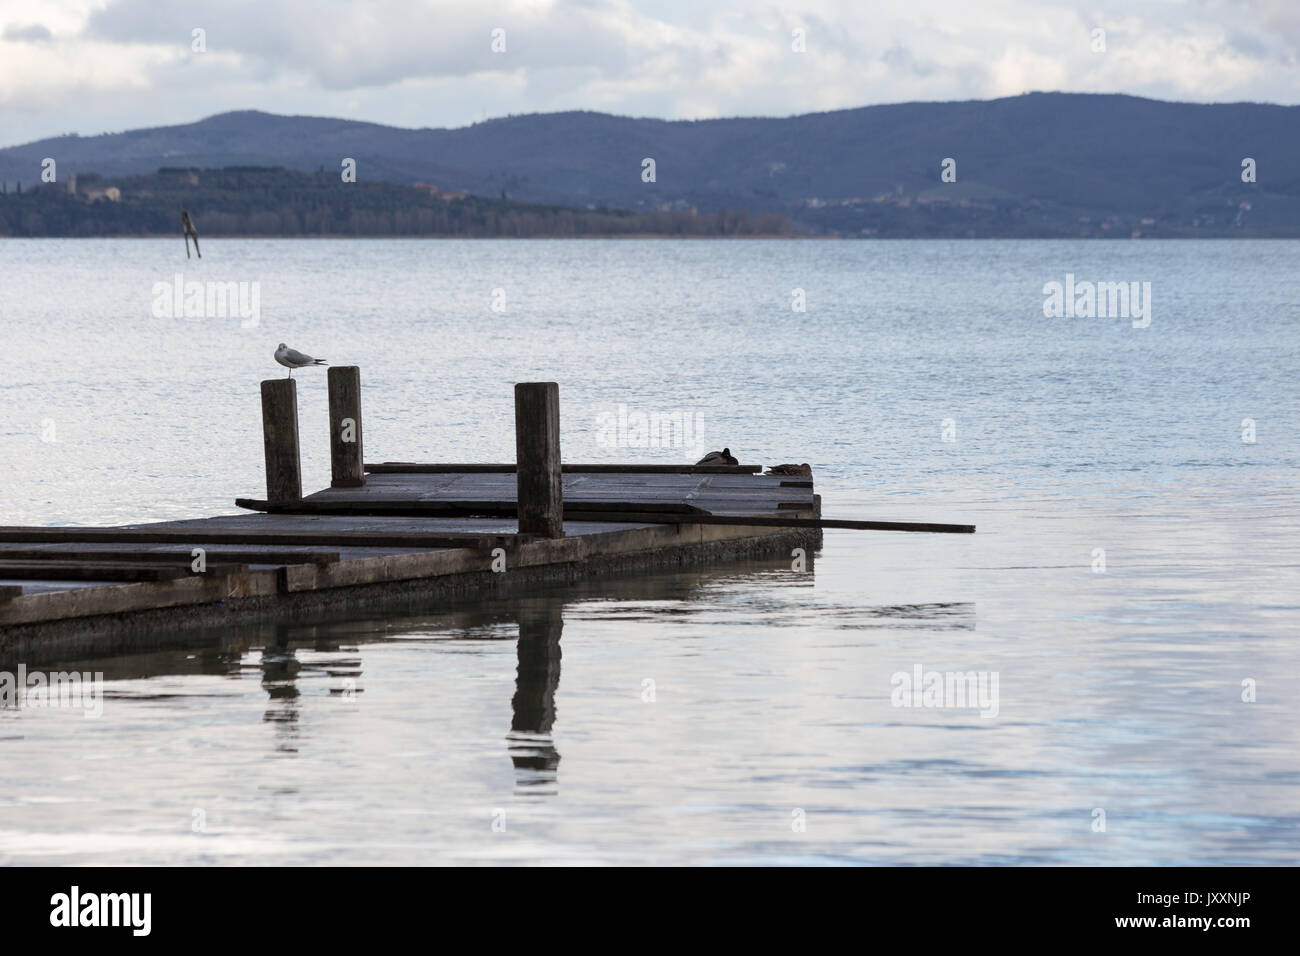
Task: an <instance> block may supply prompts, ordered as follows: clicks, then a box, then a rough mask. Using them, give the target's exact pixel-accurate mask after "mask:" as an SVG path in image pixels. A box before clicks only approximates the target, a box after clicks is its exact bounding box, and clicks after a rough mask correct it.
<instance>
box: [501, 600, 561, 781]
mask: <svg viewBox="0 0 1300 956" xmlns="http://www.w3.org/2000/svg"><path fill="white" fill-rule="evenodd" d="M563 630H564V608H563V606H562V605H561V604H560V603H559V602H558V601H526V602H523V603H521V605H520V607H519V641H518V654H519V666H518V669H517V671H516V676H515V696H514V697H513V698H512V699H511V701H510V704H511V711H512V715H513V716H512V719H511V721H510V733H509V735H508V736H507V737H506V741H507V746H508V747H509V750H510V760H511V762H512V763H514V765H515V771H516V779H517V783H518V788H519V791H520V792H523V793H528V792H532V793H554V792H555V782H556V775H557V772H558V770H559V766H560V754H559V752H558V751H557V750H556V749H555V744H554V742H553V741H552V739H551V728H552V727H553V726H554V724H555V692H556V691H557V690H558V689H559V687H560V656H561V653H560V635H561V632H562V631H563Z"/></svg>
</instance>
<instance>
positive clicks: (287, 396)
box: [262, 378, 302, 501]
mask: <svg viewBox="0 0 1300 956" xmlns="http://www.w3.org/2000/svg"><path fill="white" fill-rule="evenodd" d="M262 446H263V451H264V453H265V459H266V497H267V498H269V499H271V500H272V501H296V500H297V499H299V498H301V497H302V463H301V461H302V460H301V456H300V455H299V453H298V386H297V383H296V382H294V380H293V379H291V378H273V379H268V380H266V381H264V382H263V383H262Z"/></svg>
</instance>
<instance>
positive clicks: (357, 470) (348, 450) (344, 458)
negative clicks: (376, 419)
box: [326, 365, 366, 488]
mask: <svg viewBox="0 0 1300 956" xmlns="http://www.w3.org/2000/svg"><path fill="white" fill-rule="evenodd" d="M326 378H328V379H329V390H330V487H331V488H358V487H360V486H361V485H364V484H365V483H366V476H365V471H364V466H363V464H362V457H361V369H359V368H357V367H356V366H355V365H335V366H333V367H332V368H331V369H330V370H329V372H328V373H327V374H326Z"/></svg>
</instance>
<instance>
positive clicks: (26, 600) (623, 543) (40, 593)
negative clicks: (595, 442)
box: [0, 367, 974, 662]
mask: <svg viewBox="0 0 1300 956" xmlns="http://www.w3.org/2000/svg"><path fill="white" fill-rule="evenodd" d="M328 375H329V416H330V449H331V486H330V487H329V488H326V489H323V490H321V491H317V492H315V493H314V494H309V495H306V496H304V495H303V494H302V490H301V486H302V481H301V474H300V464H299V462H300V452H299V446H298V441H299V436H298V410H297V392H296V384H295V383H294V382H293V380H292V379H274V380H270V381H266V382H263V383H262V386H261V391H262V421H263V436H264V445H265V452H266V454H265V462H266V489H267V490H266V497H265V498H261V499H253V498H238V499H236V500H235V504H236V505H237V506H238V507H239V508H242V509H244V510H245V513H241V514H230V515H222V516H217V517H210V518H197V519H192V520H184V521H164V522H153V523H140V524H129V525H122V526H117V527H106V528H89V527H25V528H19V527H0V662H4V661H18V660H27V661H32V660H39V659H46V660H51V659H56V658H60V657H70V656H83V657H84V656H92V655H96V654H101V655H102V654H105V653H112V652H114V651H116V650H127V649H129V650H142V649H148V648H150V647H162V646H168V644H169V643H172V642H176V643H179V642H182V641H183V638H182V637H181V635H183V633H184V632H185V631H187V630H190V629H192V628H195V627H206V626H222V625H233V624H235V623H256V622H259V621H267V620H277V621H278V620H285V621H291V620H294V619H295V617H297V616H305V615H313V614H314V615H319V613H320V612H321V610H322V609H329V608H346V609H348V610H350V611H355V610H367V609H373V610H375V611H376V612H382V611H383V610H384V609H385V608H391V607H393V606H394V602H397V603H402V604H409V603H410V602H411V601H425V602H427V601H429V600H430V599H434V600H436V599H438V598H439V597H442V596H451V595H457V596H460V595H469V594H482V595H483V596H485V597H486V598H488V599H490V598H491V597H492V596H493V595H497V596H505V595H507V594H512V593H516V592H518V590H519V589H520V588H526V587H528V586H530V585H532V584H535V583H538V582H548V583H553V582H557V581H558V582H573V581H576V580H581V579H583V578H587V577H591V576H594V575H598V574H605V573H614V572H621V571H633V570H645V569H649V568H655V567H682V566H687V565H699V564H707V563H712V562H717V561H721V560H728V559H733V558H739V557H774V556H780V557H786V558H789V557H790V556H791V553H792V551H793V549H795V548H803V549H805V553H806V554H807V553H810V552H811V550H812V549H814V548H817V547H819V546H820V544H821V533H822V528H823V527H852V528H863V529H868V530H892V531H940V532H970V531H973V530H974V528H973V527H970V526H965V525H940V524H920V523H909V522H889V521H832V520H828V519H824V518H822V517H821V500H820V497H819V496H818V495H817V494H816V492H815V489H814V486H813V482H812V480H811V478H810V477H806V476H800V477H797V478H790V477H783V476H779V475H763V474H759V472H760V471H761V470H762V468H761V466H758V465H724V466H714V467H698V466H692V465H687V464H682V465H640V464H636V463H624V464H611V463H601V464H592V465H582V464H572V463H571V464H562V462H561V458H560V442H559V390H558V386H556V385H555V383H553V382H534V383H523V384H520V385H516V386H515V419H516V421H515V428H516V452H517V457H516V462H514V463H502V464H454V463H453V464H436V463H411V462H385V463H382V464H366V463H365V462H364V459H363V457H362V456H363V451H362V428H361V424H362V422H361V387H360V373H359V371H358V370H357V369H356V368H354V367H335V368H331V369H329V373H328Z"/></svg>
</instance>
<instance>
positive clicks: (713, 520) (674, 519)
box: [566, 512, 975, 534]
mask: <svg viewBox="0 0 1300 956" xmlns="http://www.w3.org/2000/svg"><path fill="white" fill-rule="evenodd" d="M566 517H567V518H568V519H569V520H571V521H619V522H628V523H633V524H648V523H652V522H653V523H657V524H702V525H723V524H726V525H744V526H747V527H752V528H846V529H848V530H851V531H920V532H931V533H935V534H974V533H975V526H974V525H973V524H938V523H935V522H925V521H854V520H848V519H840V518H777V517H772V516H770V515H754V516H752V517H751V516H749V515H719V514H703V515H697V516H690V515H675V514H650V513H646V512H639V513H638V512H627V513H625V514H615V513H611V512H603V513H602V512H593V513H590V514H581V515H579V514H574V515H566Z"/></svg>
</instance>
